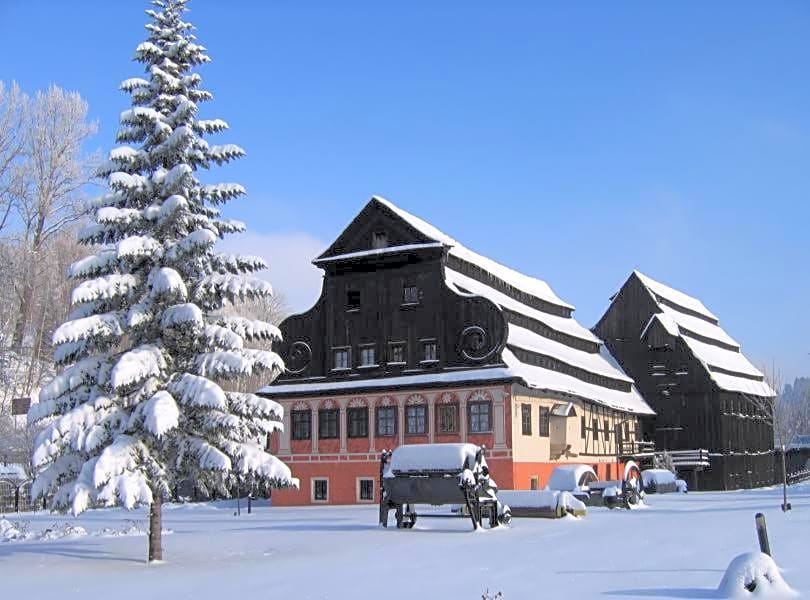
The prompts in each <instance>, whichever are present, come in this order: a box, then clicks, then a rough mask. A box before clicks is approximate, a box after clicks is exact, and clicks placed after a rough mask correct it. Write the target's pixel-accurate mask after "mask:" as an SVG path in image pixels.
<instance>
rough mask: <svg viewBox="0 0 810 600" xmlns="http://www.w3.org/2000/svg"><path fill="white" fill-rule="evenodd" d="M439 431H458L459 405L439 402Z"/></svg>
mask: <svg viewBox="0 0 810 600" xmlns="http://www.w3.org/2000/svg"><path fill="white" fill-rule="evenodd" d="M438 430H439V433H454V432H456V431H458V405H457V404H439V427H438Z"/></svg>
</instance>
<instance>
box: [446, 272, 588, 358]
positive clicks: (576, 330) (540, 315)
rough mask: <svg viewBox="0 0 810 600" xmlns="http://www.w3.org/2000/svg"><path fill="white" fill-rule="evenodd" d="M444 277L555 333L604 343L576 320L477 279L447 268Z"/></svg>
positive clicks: (448, 281)
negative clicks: (533, 320) (516, 297)
mask: <svg viewBox="0 0 810 600" xmlns="http://www.w3.org/2000/svg"><path fill="white" fill-rule="evenodd" d="M444 277H445V281H446V282H447V283H448V284H449V285H450V286H451V287H453V288H455V289H457V290H458V289H459V288H461V289H463V290H467V291H468V292H470V293H472V294H475V295H476V296H484V297H485V298H487V299H488V300H491V301H492V302H494V303H495V304H497V305H498V306H500V307H501V308H505V309H507V310H512V311H514V312H518V313H521V314H524V315H526V316H527V317H531V318H532V319H535V320H537V321H540V322H541V323H543V324H544V325H547V326H548V327H550V328H551V329H554V330H555V331H559V332H560V333H564V334H566V335H570V336H572V337H576V338H580V339H582V340H585V341H588V342H593V343H596V344H600V343H601V342H602V340H600V339H599V338H598V337H596V336H595V335H594V334H593V333H592V332H591V331H590V330H589V329H587V328H586V327H583V326H582V325H580V324H579V323H578V322H577V321H576V319H572V318H571V317H561V316H559V315H552V314H549V313H547V312H543V311H541V310H537V309H536V308H532V307H531V306H526V305H525V304H523V303H522V302H519V301H518V300H515V299H514V298H512V297H511V296H507V295H506V294H504V293H503V292H501V291H498V290H496V289H495V288H492V287H490V286H488V285H487V284H485V283H482V282H480V281H478V280H477V279H473V278H472V277H468V276H467V275H464V274H462V273H459V272H458V271H454V270H453V269H450V268H447V267H445V269H444Z"/></svg>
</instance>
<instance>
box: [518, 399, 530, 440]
mask: <svg viewBox="0 0 810 600" xmlns="http://www.w3.org/2000/svg"><path fill="white" fill-rule="evenodd" d="M520 429H521V432H522V435H531V434H532V405H531V404H525V403H524V404H521V405H520Z"/></svg>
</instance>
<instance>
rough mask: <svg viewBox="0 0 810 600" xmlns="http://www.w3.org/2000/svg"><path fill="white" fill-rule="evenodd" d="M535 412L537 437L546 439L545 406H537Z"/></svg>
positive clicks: (546, 421) (546, 410) (546, 420)
mask: <svg viewBox="0 0 810 600" xmlns="http://www.w3.org/2000/svg"><path fill="white" fill-rule="evenodd" d="M537 412H538V419H537V435H540V436H542V437H548V413H549V411H548V408H546V407H545V406H538V407H537Z"/></svg>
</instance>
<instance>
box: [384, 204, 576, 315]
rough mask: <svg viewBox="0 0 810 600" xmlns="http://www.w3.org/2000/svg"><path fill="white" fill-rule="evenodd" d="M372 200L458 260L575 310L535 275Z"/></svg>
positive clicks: (396, 207) (421, 220) (433, 226)
mask: <svg viewBox="0 0 810 600" xmlns="http://www.w3.org/2000/svg"><path fill="white" fill-rule="evenodd" d="M371 201H376V202H379V203H380V204H382V205H383V206H385V207H386V208H388V209H389V210H391V211H392V212H394V213H395V214H397V215H398V216H399V217H401V218H402V219H404V220H405V221H406V222H408V223H409V224H410V225H411V226H412V227H414V228H415V229H417V230H418V231H420V232H421V233H422V234H424V235H425V236H427V237H430V238H433V239H435V240H436V241H440V242H442V243H443V244H446V245H447V246H450V254H452V255H453V256H455V257H456V258H458V259H460V260H463V261H466V262H468V263H470V264H473V265H475V266H477V267H480V268H481V269H483V270H484V271H486V272H488V273H489V274H490V275H492V276H493V277H496V278H498V279H501V280H502V281H504V283H507V284H508V285H511V286H513V287H515V288H517V289H519V290H520V291H522V292H525V293H527V294H529V295H530V296H534V297H536V298H538V299H539V300H543V301H545V302H548V303H549V304H553V305H556V306H560V307H562V308H567V309H570V310H574V309H575V307H574V306H573V305H572V304H569V303H568V302H566V301H565V300H563V299H562V298H560V297H559V296H558V295H557V294H556V293H555V292H554V290H552V289H551V286H550V285H549V284H548V283H547V282H546V281H544V280H542V279H540V278H538V277H532V276H531V275H526V274H525V273H521V272H520V271H516V270H515V269H513V268H511V267H508V266H506V265H503V264H501V263H499V262H497V261H495V260H493V259H491V258H489V257H486V256H484V255H482V254H479V253H477V252H475V251H473V250H470V249H469V248H467V247H466V246H465V245H464V244H462V243H461V242H459V241H458V240H456V239H455V238H453V237H451V236H449V235H447V234H446V233H444V232H443V231H442V230H440V229H439V228H438V227H436V226H435V225H431V224H430V223H428V222H427V221H425V220H424V219H422V218H420V217H417V216H416V215H414V214H412V213H409V212H408V211H406V210H404V209H402V208H400V207H398V206H397V205H396V204H394V203H393V202H391V201H390V200H388V199H387V198H384V197H382V196H377V195H374V196H372V197H371Z"/></svg>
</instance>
